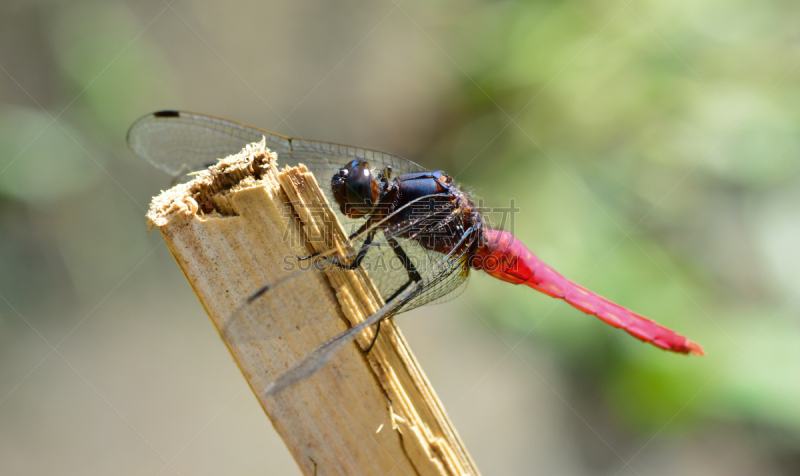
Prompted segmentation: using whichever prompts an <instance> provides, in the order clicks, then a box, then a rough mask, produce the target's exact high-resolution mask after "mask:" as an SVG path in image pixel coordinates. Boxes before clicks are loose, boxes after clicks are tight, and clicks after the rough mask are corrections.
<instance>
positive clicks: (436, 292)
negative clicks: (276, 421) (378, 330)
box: [265, 228, 480, 395]
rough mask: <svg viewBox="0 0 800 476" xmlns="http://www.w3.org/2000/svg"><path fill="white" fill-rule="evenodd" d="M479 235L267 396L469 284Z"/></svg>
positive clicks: (306, 360) (468, 236)
mask: <svg viewBox="0 0 800 476" xmlns="http://www.w3.org/2000/svg"><path fill="white" fill-rule="evenodd" d="M479 234H480V230H479V229H475V228H473V229H470V230H468V231H467V232H466V233H465V234H464V236H463V237H462V239H461V240H459V246H458V247H457V248H454V249H453V250H452V251H451V252H450V253H447V254H443V253H439V255H440V260H439V262H438V263H436V265H435V266H433V267H432V268H431V269H430V270H427V271H426V272H425V273H424V275H423V279H422V280H421V281H418V282H414V283H411V284H410V285H408V286H407V287H405V288H404V289H403V290H402V292H400V293H399V294H398V295H397V296H395V297H394V298H393V299H391V300H389V301H388V302H387V303H386V305H385V306H383V307H382V308H381V309H380V310H379V311H378V312H376V313H375V314H372V315H371V316H369V317H367V318H366V319H365V320H364V321H362V322H360V323H358V324H356V325H355V326H353V327H351V328H349V329H348V330H346V331H344V332H343V333H341V334H339V335H338V336H336V337H334V338H332V339H330V340H328V341H327V342H325V343H323V344H321V345H319V346H317V348H315V349H314V350H313V351H311V352H310V353H308V354H307V355H306V356H305V357H303V358H302V359H300V360H299V361H298V362H297V363H296V364H294V365H293V366H292V367H290V368H289V370H287V371H286V372H285V373H283V374H282V375H281V376H280V377H278V378H277V379H276V380H275V381H273V382H272V383H271V384H269V385H268V386H267V388H266V390H265V393H266V394H267V395H274V394H276V393H278V392H280V391H282V390H284V389H286V388H288V387H290V386H291V385H294V384H295V383H297V382H299V381H301V380H303V379H305V378H308V377H309V376H311V375H313V374H314V373H315V372H317V371H318V370H319V369H321V368H322V367H323V366H324V365H325V364H327V363H328V362H329V361H330V360H331V358H332V357H333V356H334V355H335V354H336V353H337V352H338V351H340V350H341V349H342V348H344V347H345V346H346V345H347V344H349V343H350V342H352V341H353V340H354V339H355V338H356V336H357V335H358V334H360V333H361V332H363V331H364V329H366V328H367V327H369V326H372V325H375V324H377V323H379V322H381V321H382V320H384V319H387V318H389V317H392V316H393V315H395V314H397V313H398V312H402V311H405V310H408V309H409V308H412V307H416V306H417V305H422V304H424V303H425V302H429V301H431V300H433V299H436V298H437V297H439V296H442V295H443V294H442V293H443V292H444V291H443V290H446V292H445V293H444V294H447V293H449V292H450V291H453V290H455V289H458V288H459V287H460V284H461V283H463V282H464V280H466V277H467V274H466V273H467V272H468V270H469V268H468V267H467V266H466V262H467V259H468V256H469V250H470V249H471V246H470V244H472V243H474V242H475V240H477V238H478V236H479Z"/></svg>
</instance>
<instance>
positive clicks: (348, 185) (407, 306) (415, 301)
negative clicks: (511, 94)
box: [127, 111, 705, 394]
mask: <svg viewBox="0 0 800 476" xmlns="http://www.w3.org/2000/svg"><path fill="white" fill-rule="evenodd" d="M127 140H128V145H129V146H130V148H131V149H132V150H133V152H134V153H136V154H137V155H138V156H140V157H142V158H143V159H145V160H147V161H148V162H150V163H151V164H152V165H154V166H156V167H157V168H159V169H162V170H164V171H166V172H168V173H170V174H172V175H173V176H176V177H177V176H179V175H181V174H185V173H188V172H193V171H197V170H200V169H203V168H206V167H208V166H209V165H213V164H215V163H216V162H217V160H218V158H220V157H226V156H228V155H230V154H233V153H236V152H238V151H239V150H241V149H242V148H243V147H244V146H245V145H247V144H249V143H252V142H259V141H262V140H263V141H265V143H266V145H267V147H268V148H269V149H270V150H272V151H273V152H276V153H277V154H278V160H279V161H280V162H282V163H283V164H285V165H289V166H297V165H300V164H304V165H305V166H306V167H307V168H308V169H309V170H310V171H311V172H312V173H313V174H314V176H315V177H316V178H317V179H318V181H320V182H321V183H325V182H327V183H328V184H329V186H328V187H323V191H324V192H325V194H326V197H327V199H328V201H329V203H332V204H335V207H334V208H335V212H336V214H337V217H338V218H339V219H340V220H341V221H342V223H343V225H345V226H347V225H350V226H351V227H353V228H351V229H355V232H354V233H353V234H351V235H350V238H349V240H350V245H351V246H350V248H349V249H352V250H353V251H352V253H350V254H349V255H346V256H343V257H342V256H339V257H330V256H324V255H317V254H314V255H309V256H306V257H300V258H298V259H300V260H304V259H322V260H324V261H326V262H327V263H329V264H330V265H331V266H336V267H339V268H343V269H351V270H352V269H357V268H359V267H360V266H366V265H367V264H369V262H370V261H371V260H375V259H385V258H387V257H392V258H395V259H397V260H399V262H400V263H402V266H401V267H385V266H384V267H368V268H371V271H370V272H369V275H370V278H372V280H373V281H374V282H375V283H376V285H377V287H378V289H379V291H380V293H381V296H382V297H383V300H384V302H385V305H384V306H383V307H381V309H380V310H378V311H377V312H376V313H374V314H373V315H371V316H369V317H367V318H366V319H364V320H363V321H361V322H359V323H358V324H356V325H354V326H352V327H350V328H349V329H348V330H346V331H344V332H343V333H341V334H339V335H337V336H335V337H333V338H331V339H330V340H328V341H326V342H324V343H322V344H320V345H319V346H318V347H316V348H315V349H314V350H313V351H311V352H310V353H309V354H307V355H306V356H305V357H303V358H302V359H300V360H299V361H298V362H297V363H295V364H294V365H293V366H292V367H290V368H289V370H287V371H286V372H285V373H284V374H283V375H281V376H279V377H278V378H277V379H276V380H275V381H273V382H272V383H271V384H270V385H269V386H268V387H267V390H266V393H267V394H275V393H277V392H280V391H281V390H283V389H285V388H288V387H289V386H291V385H293V384H294V383H296V382H298V381H300V380H303V379H305V378H307V377H309V376H310V375H312V374H313V373H314V372H316V371H317V370H319V369H320V368H322V367H323V366H324V365H325V364H326V363H327V362H328V361H330V359H331V358H332V357H333V355H335V354H336V352H338V351H339V350H341V349H342V348H344V347H345V346H346V345H347V344H349V343H350V342H352V341H353V340H354V339H355V338H356V336H357V335H358V334H360V333H361V332H362V331H364V330H365V329H366V328H368V327H370V326H373V325H374V326H376V330H375V333H374V338H373V341H372V344H374V343H375V338H376V337H377V335H378V332H379V331H380V323H381V322H382V321H383V320H385V319H388V318H390V317H393V316H395V315H397V314H399V313H401V312H405V311H409V310H411V309H414V308H416V307H418V306H422V305H425V304H430V303H434V302H436V303H438V302H443V301H446V300H449V299H452V298H454V297H456V296H457V295H458V294H459V293H460V292H461V291H463V290H464V288H465V287H466V284H467V282H468V278H469V276H470V272H471V271H473V270H476V271H484V272H485V273H487V274H489V275H490V276H493V277H495V278H497V279H500V280H502V281H506V282H509V283H512V284H523V285H525V286H528V287H531V288H533V289H535V290H537V291H539V292H542V293H544V294H547V295H548V296H552V297H555V298H558V299H562V300H564V301H565V302H567V303H568V304H570V305H572V306H573V307H575V308H576V309H578V310H580V311H583V312H584V313H586V314H590V315H593V316H596V317H598V318H599V319H600V320H602V321H603V322H605V323H607V324H609V325H611V326H613V327H617V328H620V329H622V330H624V331H625V332H627V333H628V334H630V335H632V336H633V337H635V338H637V339H639V340H641V341H643V342H646V343H649V344H652V345H654V346H656V347H659V348H661V349H664V350H667V351H671V352H676V353H680V354H695V355H704V354H705V353H704V351H703V349H702V347H701V346H700V345H698V344H697V343H695V342H693V341H691V340H689V339H687V338H686V337H684V336H682V335H680V334H677V333H675V332H673V331H672V330H670V329H668V328H666V327H664V326H661V325H659V324H657V323H656V322H654V321H652V320H650V319H647V318H646V317H644V316H642V315H640V314H637V313H635V312H633V311H631V310H629V309H627V308H625V307H622V306H620V305H618V304H615V303H613V302H611V301H610V300H608V299H606V298H604V297H602V296H600V295H598V294H596V293H593V292H591V291H589V290H588V289H586V288H584V287H583V286H580V285H578V284H577V283H574V282H573V281H570V280H568V279H566V278H565V277H563V276H562V275H561V274H559V273H558V272H556V271H555V270H554V269H553V268H551V267H550V266H548V265H547V264H545V263H544V262H542V260H540V259H539V258H538V257H537V256H536V255H534V254H533V253H532V252H531V251H530V250H529V249H528V248H526V247H525V245H523V244H522V243H521V242H520V241H519V240H517V239H516V238H515V237H514V236H513V234H512V233H511V232H509V231H504V230H500V229H493V228H491V226H490V225H489V223H488V220H486V219H484V216H483V214H482V211H481V210H480V209H479V207H477V206H476V205H475V203H476V199H475V197H473V196H472V195H470V194H468V193H466V192H464V191H463V190H462V189H461V188H460V187H459V186H458V185H457V184H456V182H455V181H454V180H453V178H452V177H450V176H449V175H447V174H446V173H444V172H443V171H440V170H438V171H430V170H427V169H425V168H424V167H421V166H420V165H417V164H416V163H414V162H411V161H409V160H406V159H403V158H400V157H398V156H395V155H392V154H388V153H384V152H379V151H375V150H370V149H365V148H360V147H351V146H345V145H341V144H335V143H330V142H322V141H315V140H306V139H298V138H291V137H287V136H283V135H280V134H276V133H274V132H269V131H267V130H264V129H260V128H257V127H252V126H248V125H245V124H241V123H238V122H234V121H229V120H225V119H220V118H218V117H214V116H209V115H205V114H197V113H191V112H184V111H160V112H155V113H152V114H148V115H146V116H144V117H142V118H140V119H139V120H137V121H136V122H135V123H134V124H133V125H132V126H131V128H130V130H129V131H128V136H127ZM271 289H273V285H271V284H267V285H264V286H262V287H260V288H258V289H257V290H256V291H254V292H253V294H252V295H251V296H250V298H249V299H248V302H251V301H253V300H255V299H257V298H259V297H261V296H263V295H264V294H266V293H268V292H269V291H270V290H271ZM245 305H246V303H245ZM372 344H370V346H369V347H368V348H367V349H366V350H365V352H368V351H369V349H371V348H372Z"/></svg>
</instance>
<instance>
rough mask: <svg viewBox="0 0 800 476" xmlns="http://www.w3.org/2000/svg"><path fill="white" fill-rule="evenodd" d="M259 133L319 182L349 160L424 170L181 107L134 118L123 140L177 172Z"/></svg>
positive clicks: (387, 156) (196, 167) (371, 152)
mask: <svg viewBox="0 0 800 476" xmlns="http://www.w3.org/2000/svg"><path fill="white" fill-rule="evenodd" d="M262 137H264V138H265V139H266V142H267V147H269V149H270V150H272V151H274V152H277V153H278V160H279V162H280V163H281V164H285V165H290V166H295V165H298V164H299V163H303V164H305V165H306V166H307V167H308V168H309V169H310V170H311V171H312V172H314V174H315V176H317V179H318V180H319V181H321V182H324V181H326V180H327V179H328V178H330V176H331V175H332V174H333V172H334V170H336V169H338V168H340V167H342V166H343V165H344V164H346V163H347V162H349V161H351V160H353V159H365V160H367V161H368V162H370V164H371V165H372V166H373V167H376V168H379V169H383V168H385V167H387V166H390V167H392V168H393V169H394V171H395V172H394V173H395V174H402V173H411V172H423V171H425V169H424V168H423V167H420V166H419V165H417V164H415V163H414V162H411V161H409V160H406V159H403V158H401V157H397V156H396V155H392V154H387V153H385V152H378V151H375V150H370V149H363V148H360V147H351V146H346V145H341V144H334V143H330V142H322V141H314V140H307V139H293V138H291V137H286V136H283V135H280V134H276V133H274V132H270V131H267V130H264V129H260V128H257V127H252V126H248V125H245V124H241V123H239V122H234V121H229V120H226V119H220V118H218V117H214V116H209V115H205V114H197V113H192V112H184V111H160V112H155V113H152V114H148V115H146V116H144V117H142V118H140V119H139V120H137V121H136V122H135V123H134V124H133V125H132V126H131V128H130V130H129V131H128V145H129V146H130V148H131V149H132V150H133V151H134V152H135V153H136V155H138V156H140V157H142V158H143V159H145V160H147V161H148V162H150V163H151V164H153V165H154V166H156V167H158V168H160V169H161V170H164V171H166V172H168V173H170V174H172V175H174V176H178V175H181V174H184V173H188V172H193V171H196V170H200V169H203V168H205V167H208V166H209V165H212V164H214V163H216V161H217V159H221V158H224V157H227V156H228V155H231V154H235V153H236V152H238V151H239V150H241V149H242V148H243V147H244V146H245V145H246V144H249V143H251V142H258V141H260V140H261V138H262Z"/></svg>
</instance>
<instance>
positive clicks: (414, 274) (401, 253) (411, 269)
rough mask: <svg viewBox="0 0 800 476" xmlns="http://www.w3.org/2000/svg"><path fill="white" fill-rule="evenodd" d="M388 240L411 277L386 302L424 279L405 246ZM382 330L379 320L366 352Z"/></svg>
mask: <svg viewBox="0 0 800 476" xmlns="http://www.w3.org/2000/svg"><path fill="white" fill-rule="evenodd" d="M386 241H387V242H388V243H389V246H391V247H392V251H394V253H395V254H396V255H397V257H398V258H400V261H402V263H403V266H405V267H406V272H407V273H408V278H409V279H408V282H406V284H404V285H403V286H401V287H400V289H398V290H397V291H395V292H394V294H392V295H391V296H389V298H388V299H387V300H386V302H391V301H392V300H393V299H394V298H396V297H397V296H399V295H400V293H402V292H403V291H405V290H406V288H408V287H409V286H411V285H412V284H413V283H415V282H419V281H422V276H421V275H420V274H419V271H417V268H416V267H415V266H414V263H412V262H411V260H410V259H409V258H408V255H407V254H406V252H405V250H403V248H402V247H401V246H400V243H398V242H397V240H395V239H394V238H388V239H387V240H386ZM380 331H381V321H378V326H377V327H375V335H374V336H373V337H372V342H370V344H369V347H367V349H366V350H364V353H365V354H369V351H370V350H372V346H374V345H375V341H376V340H378V333H379V332H380Z"/></svg>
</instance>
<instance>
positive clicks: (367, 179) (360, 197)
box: [331, 159, 378, 218]
mask: <svg viewBox="0 0 800 476" xmlns="http://www.w3.org/2000/svg"><path fill="white" fill-rule="evenodd" d="M331 188H332V189H333V195H334V198H336V201H337V202H338V203H339V207H340V208H341V210H342V213H343V214H345V215H347V216H349V217H351V218H356V217H360V216H364V215H366V214H369V213H370V212H371V211H372V209H373V208H374V207H375V203H377V201H378V182H377V180H376V179H375V176H374V175H373V174H372V170H371V169H370V167H369V163H367V162H366V161H364V160H360V159H357V160H353V161H351V162H349V163H348V164H347V165H346V166H345V167H343V168H341V169H339V171H338V172H337V173H336V174H335V175H334V176H333V178H332V179H331Z"/></svg>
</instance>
